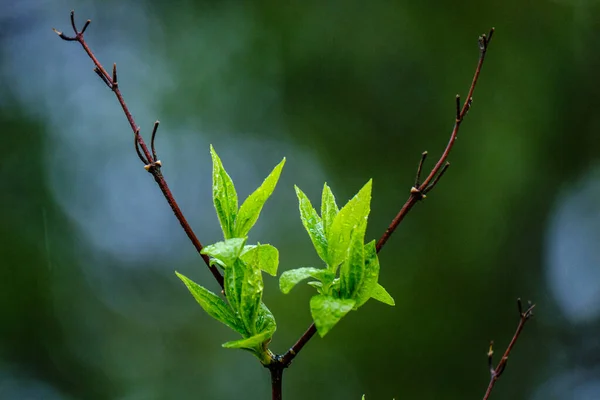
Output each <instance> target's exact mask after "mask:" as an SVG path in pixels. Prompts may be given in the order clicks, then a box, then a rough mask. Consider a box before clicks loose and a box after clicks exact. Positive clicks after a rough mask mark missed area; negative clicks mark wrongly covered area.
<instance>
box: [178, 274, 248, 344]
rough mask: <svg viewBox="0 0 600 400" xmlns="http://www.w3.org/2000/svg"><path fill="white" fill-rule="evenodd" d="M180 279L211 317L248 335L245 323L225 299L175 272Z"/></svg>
mask: <svg viewBox="0 0 600 400" xmlns="http://www.w3.org/2000/svg"><path fill="white" fill-rule="evenodd" d="M175 274H177V276H178V277H179V279H181V280H182V281H183V283H184V284H185V286H187V288H188V290H189V291H190V293H191V294H192V296H194V298H195V299H196V301H197V302H198V304H200V306H202V308H203V309H204V311H206V312H207V313H208V315H210V316H211V317H213V318H215V319H216V320H218V321H221V322H222V323H224V324H225V325H227V326H228V327H230V328H231V329H233V330H234V331H236V332H238V333H240V334H242V335H243V336H246V335H247V334H248V332H247V331H246V328H244V325H243V323H242V322H241V321H240V320H239V319H238V318H236V316H235V315H234V314H233V312H232V311H231V308H230V307H229V305H228V304H227V303H225V301H223V300H222V299H221V298H220V297H219V296H217V295H216V294H214V293H213V292H211V291H210V290H208V289H206V288H203V287H202V286H200V285H198V284H197V283H195V282H194V281H192V280H190V279H188V278H187V277H185V276H184V275H181V274H180V273H179V272H175Z"/></svg>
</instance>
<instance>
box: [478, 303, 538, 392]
mask: <svg viewBox="0 0 600 400" xmlns="http://www.w3.org/2000/svg"><path fill="white" fill-rule="evenodd" d="M517 305H518V307H519V314H520V319H519V325H517V330H516V331H515V334H514V335H513V337H512V339H511V341H510V343H509V344H508V347H507V348H506V350H505V351H504V354H503V355H502V358H501V359H500V362H498V365H497V366H496V368H494V366H493V365H494V364H493V360H492V356H493V355H494V351H493V349H492V346H493V343H492V344H490V350H489V352H488V361H489V365H490V383H489V384H488V387H487V390H486V391H485V394H484V396H483V400H488V399H489V397H490V394H491V393H492V389H494V385H495V384H496V382H497V381H498V379H500V376H502V373H504V370H505V369H506V364H507V363H508V356H509V355H510V352H511V351H512V350H513V348H514V347H515V344H516V343H517V340H518V339H519V336H520V335H521V332H522V331H523V328H524V327H525V323H527V321H529V319H530V318H531V317H532V316H533V309H534V307H535V304H533V305H530V306H529V308H528V309H527V310H525V312H523V310H522V305H521V299H518V300H517Z"/></svg>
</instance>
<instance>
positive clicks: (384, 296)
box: [371, 283, 396, 306]
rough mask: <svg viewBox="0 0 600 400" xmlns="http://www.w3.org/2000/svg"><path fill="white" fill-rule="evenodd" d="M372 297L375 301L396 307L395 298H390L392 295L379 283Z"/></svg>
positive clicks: (372, 292)
mask: <svg viewBox="0 0 600 400" xmlns="http://www.w3.org/2000/svg"><path fill="white" fill-rule="evenodd" d="M371 297H372V298H374V299H375V300H377V301H380V302H382V303H384V304H387V305H389V306H395V305H396V302H395V301H394V298H393V297H392V296H390V294H389V293H388V292H387V290H385V289H384V287H383V286H381V285H380V284H379V283H378V284H377V285H375V287H374V288H373V291H371Z"/></svg>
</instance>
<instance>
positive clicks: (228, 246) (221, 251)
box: [201, 238, 246, 268]
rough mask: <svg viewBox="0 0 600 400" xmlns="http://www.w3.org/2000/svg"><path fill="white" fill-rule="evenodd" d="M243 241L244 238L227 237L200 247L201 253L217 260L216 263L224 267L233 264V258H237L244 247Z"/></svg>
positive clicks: (244, 241) (244, 240)
mask: <svg viewBox="0 0 600 400" xmlns="http://www.w3.org/2000/svg"><path fill="white" fill-rule="evenodd" d="M245 243H246V238H233V239H227V240H225V241H223V242H217V243H215V244H211V245H209V246H206V247H205V248H203V249H202V251H201V253H202V254H206V255H207V256H209V257H212V258H214V259H216V260H217V261H219V262H218V264H219V265H220V266H222V267H223V268H225V267H229V266H231V265H233V263H234V262H235V260H237V259H238V257H239V256H240V254H241V253H242V250H243V249H244V244H245Z"/></svg>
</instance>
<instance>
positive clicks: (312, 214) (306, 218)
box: [294, 186, 327, 262]
mask: <svg viewBox="0 0 600 400" xmlns="http://www.w3.org/2000/svg"><path fill="white" fill-rule="evenodd" d="M294 188H295V189H296V195H297V196H298V203H299V207H300V218H301V219H302V225H304V228H306V231H307V232H308V236H310V240H312V242H313V246H314V247H315V250H316V251H317V254H318V255H319V257H321V260H323V261H325V262H327V239H326V238H325V232H324V231H323V222H322V221H321V217H319V214H317V211H316V210H315V209H314V208H313V206H312V204H311V203H310V200H309V199H308V197H306V195H305V194H304V192H302V190H300V188H299V187H298V186H294Z"/></svg>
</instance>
